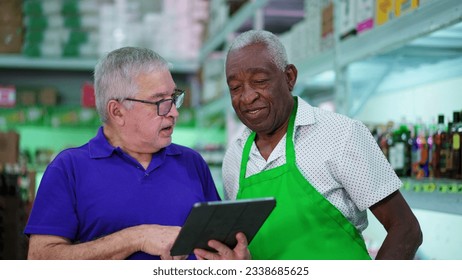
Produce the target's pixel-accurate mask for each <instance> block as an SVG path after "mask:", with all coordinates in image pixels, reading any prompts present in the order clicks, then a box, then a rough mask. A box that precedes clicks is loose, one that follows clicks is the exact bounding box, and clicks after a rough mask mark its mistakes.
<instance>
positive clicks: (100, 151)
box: [88, 126, 181, 158]
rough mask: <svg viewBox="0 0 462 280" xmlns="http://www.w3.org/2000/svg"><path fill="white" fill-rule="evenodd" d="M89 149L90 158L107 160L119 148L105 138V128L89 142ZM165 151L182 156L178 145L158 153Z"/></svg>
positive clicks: (99, 130) (167, 153)
mask: <svg viewBox="0 0 462 280" xmlns="http://www.w3.org/2000/svg"><path fill="white" fill-rule="evenodd" d="M88 149H89V152H90V158H106V157H110V156H111V155H112V153H113V152H115V151H116V150H117V149H118V147H114V146H112V145H111V144H110V143H109V141H108V140H107V139H106V136H104V131H103V126H101V127H100V128H99V129H98V133H97V134H96V136H95V137H94V138H92V139H91V140H90V141H89V142H88ZM164 150H165V154H166V155H178V154H181V150H180V149H178V147H177V146H176V145H172V144H171V145H168V146H167V147H165V148H164V149H161V150H160V151H159V152H158V153H163V152H164Z"/></svg>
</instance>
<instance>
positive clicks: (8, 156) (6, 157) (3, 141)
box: [0, 131, 19, 164]
mask: <svg viewBox="0 0 462 280" xmlns="http://www.w3.org/2000/svg"><path fill="white" fill-rule="evenodd" d="M18 161H19V134H18V133H16V132H13V131H10V132H0V164H5V163H17V162H18Z"/></svg>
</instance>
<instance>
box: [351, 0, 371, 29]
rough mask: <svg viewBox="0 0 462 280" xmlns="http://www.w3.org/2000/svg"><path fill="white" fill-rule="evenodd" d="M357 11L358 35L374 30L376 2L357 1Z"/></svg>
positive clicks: (367, 0) (369, 0)
mask: <svg viewBox="0 0 462 280" xmlns="http://www.w3.org/2000/svg"><path fill="white" fill-rule="evenodd" d="M355 9H356V13H355V16H356V32H357V34H361V33H364V32H366V31H368V30H371V29H372V28H374V0H357V1H356V8H355Z"/></svg>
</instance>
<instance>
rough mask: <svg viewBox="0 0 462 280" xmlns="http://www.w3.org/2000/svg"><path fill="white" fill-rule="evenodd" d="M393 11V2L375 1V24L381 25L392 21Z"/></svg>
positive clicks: (388, 0) (385, 0) (390, 0)
mask: <svg viewBox="0 0 462 280" xmlns="http://www.w3.org/2000/svg"><path fill="white" fill-rule="evenodd" d="M394 10H395V0H376V5H375V23H376V24H377V25H382V24H384V23H387V22H388V21H390V20H392V19H393V18H394V17H395V16H394Z"/></svg>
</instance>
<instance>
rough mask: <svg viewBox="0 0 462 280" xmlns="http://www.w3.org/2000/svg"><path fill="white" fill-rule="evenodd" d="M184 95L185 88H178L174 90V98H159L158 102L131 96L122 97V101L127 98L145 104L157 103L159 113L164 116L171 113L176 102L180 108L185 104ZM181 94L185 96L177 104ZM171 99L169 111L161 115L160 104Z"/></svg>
mask: <svg viewBox="0 0 462 280" xmlns="http://www.w3.org/2000/svg"><path fill="white" fill-rule="evenodd" d="M184 95H185V91H184V90H182V89H178V88H176V89H175V90H174V92H173V94H172V98H167V99H162V100H159V101H156V102H154V101H149V100H143V99H136V98H130V97H128V98H122V99H120V101H124V100H127V101H134V102H140V103H145V104H151V105H156V107H157V115H158V116H160V117H163V116H166V115H167V114H168V113H170V111H171V110H172V106H173V104H175V106H176V108H177V109H178V108H180V107H181V105H183V100H184ZM180 96H183V99H182V102H181V103H180V104H177V101H178V99H179V97H180ZM169 101H171V103H170V108H169V109H168V111H167V112H166V113H165V114H162V115H161V114H160V104H162V103H164V102H169Z"/></svg>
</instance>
